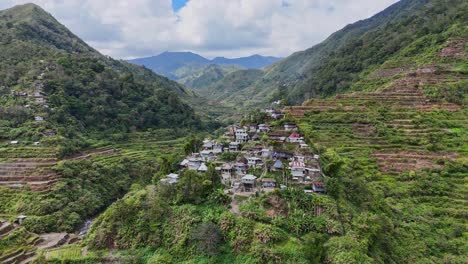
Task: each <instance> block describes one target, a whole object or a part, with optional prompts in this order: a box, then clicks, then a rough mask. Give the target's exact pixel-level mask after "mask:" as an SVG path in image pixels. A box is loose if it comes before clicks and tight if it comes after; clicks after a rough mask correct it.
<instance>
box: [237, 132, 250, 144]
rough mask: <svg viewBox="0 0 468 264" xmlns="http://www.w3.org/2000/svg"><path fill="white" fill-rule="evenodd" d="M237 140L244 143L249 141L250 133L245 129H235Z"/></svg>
mask: <svg viewBox="0 0 468 264" xmlns="http://www.w3.org/2000/svg"><path fill="white" fill-rule="evenodd" d="M235 137H236V142H237V143H240V144H243V143H246V142H248V141H249V134H248V133H247V132H246V131H245V130H244V129H236V131H235Z"/></svg>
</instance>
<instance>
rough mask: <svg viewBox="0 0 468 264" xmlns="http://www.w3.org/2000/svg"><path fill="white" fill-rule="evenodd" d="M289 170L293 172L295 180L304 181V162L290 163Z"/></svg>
mask: <svg viewBox="0 0 468 264" xmlns="http://www.w3.org/2000/svg"><path fill="white" fill-rule="evenodd" d="M289 168H290V170H291V174H292V177H293V180H296V181H304V177H305V164H304V163H303V162H300V161H293V162H290V163H289Z"/></svg>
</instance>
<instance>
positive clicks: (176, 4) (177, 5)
mask: <svg viewBox="0 0 468 264" xmlns="http://www.w3.org/2000/svg"><path fill="white" fill-rule="evenodd" d="M187 2H188V0H172V9H173V10H174V12H177V11H179V10H180V9H181V8H182V7H184V6H185V4H187Z"/></svg>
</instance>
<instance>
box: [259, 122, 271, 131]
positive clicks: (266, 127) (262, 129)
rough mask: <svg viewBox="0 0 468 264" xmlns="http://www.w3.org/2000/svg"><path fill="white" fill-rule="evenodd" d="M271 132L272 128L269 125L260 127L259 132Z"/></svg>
mask: <svg viewBox="0 0 468 264" xmlns="http://www.w3.org/2000/svg"><path fill="white" fill-rule="evenodd" d="M270 130H271V127H270V126H269V125H266V124H260V125H258V132H260V133H267V132H270Z"/></svg>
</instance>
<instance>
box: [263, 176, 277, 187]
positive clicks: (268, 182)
mask: <svg viewBox="0 0 468 264" xmlns="http://www.w3.org/2000/svg"><path fill="white" fill-rule="evenodd" d="M262 187H263V188H275V187H276V180H275V179H273V178H263V179H262Z"/></svg>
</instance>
